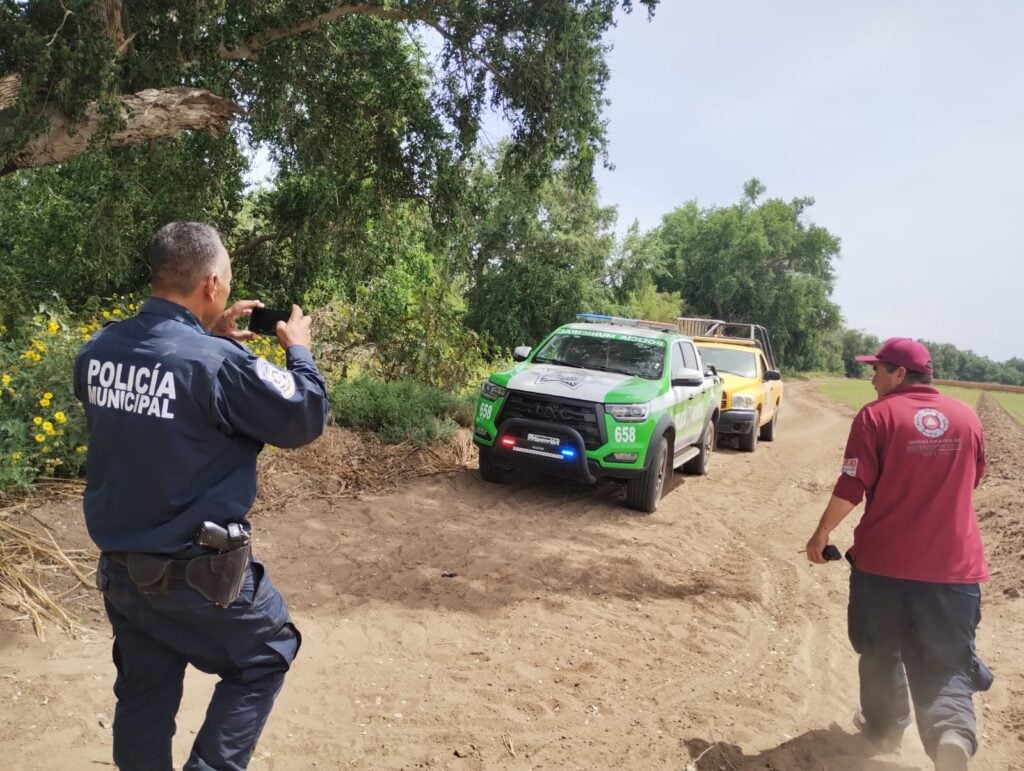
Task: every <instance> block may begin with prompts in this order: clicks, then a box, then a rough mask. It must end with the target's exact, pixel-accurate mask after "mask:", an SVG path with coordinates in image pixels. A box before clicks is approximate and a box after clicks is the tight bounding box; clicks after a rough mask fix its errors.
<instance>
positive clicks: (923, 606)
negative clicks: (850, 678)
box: [848, 567, 992, 758]
mask: <svg viewBox="0 0 1024 771" xmlns="http://www.w3.org/2000/svg"><path fill="white" fill-rule="evenodd" d="M979 621H981V590H980V589H979V587H978V585H977V584H935V583H928V582H923V581H905V580H901V579H897V578H886V577H884V576H876V575H872V574H871V573H865V572H863V571H861V570H857V568H856V567H854V568H853V572H852V573H851V575H850V605H849V615H848V622H849V634H850V642H851V643H852V644H853V649H854V650H855V651H856V652H857V653H859V654H860V665H859V668H860V704H861V712H862V713H863V715H864V718H865V719H866V721H867V728H866V731H867V733H868V734H869V735H874V736H878V737H881V736H885V735H891V734H892V733H894V732H895V733H897V734H899V733H902V730H903V728H904V727H905V726H907V725H909V724H910V703H909V699H908V691H909V697H910V699H913V702H914V713H915V715H916V717H917V730H918V732H919V733H920V735H921V742H922V744H924V749H925V751H926V752H927V753H928V755H929V756H930V757H932V758H934V757H935V751H936V748H937V746H938V742H939V739H940V738H941V736H942V734H943V733H945V732H946V731H953V732H955V733H957V734H959V735H960V736H961V737H962V738H964V739H966V740H967V741H968V742H969V743H970V746H971V747H972V751H976V750H977V748H978V740H977V737H976V735H975V718H974V699H973V696H974V693H975V691H986V690H988V688H989V686H991V685H992V673H991V672H989V670H988V668H987V667H986V666H985V665H984V663H982V661H981V660H980V659H979V658H978V656H977V654H976V652H975V647H974V635H975V630H976V629H977V626H978V622H979Z"/></svg>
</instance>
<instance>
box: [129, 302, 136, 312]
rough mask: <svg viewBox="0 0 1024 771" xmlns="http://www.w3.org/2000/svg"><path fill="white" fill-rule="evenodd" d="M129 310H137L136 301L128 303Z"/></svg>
mask: <svg viewBox="0 0 1024 771" xmlns="http://www.w3.org/2000/svg"><path fill="white" fill-rule="evenodd" d="M128 310H130V311H133V310H135V303H128Z"/></svg>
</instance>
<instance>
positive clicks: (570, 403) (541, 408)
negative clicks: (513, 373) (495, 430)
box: [496, 391, 605, 450]
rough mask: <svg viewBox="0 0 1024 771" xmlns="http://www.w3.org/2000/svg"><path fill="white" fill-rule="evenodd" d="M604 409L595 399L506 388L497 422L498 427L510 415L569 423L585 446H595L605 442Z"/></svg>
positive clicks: (557, 424) (546, 421) (552, 422)
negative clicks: (584, 399) (579, 399)
mask: <svg viewBox="0 0 1024 771" xmlns="http://www.w3.org/2000/svg"><path fill="white" fill-rule="evenodd" d="M603 413H604V407H603V406H601V405H600V404H594V402H581V401H577V400H576V399H560V398H558V397H557V396H541V395H538V394H530V393H523V392H522V391H509V392H508V396H507V397H506V399H505V404H504V405H502V408H501V413H500V414H499V415H498V419H497V421H496V422H497V424H498V426H499V427H500V426H501V424H502V423H503V422H505V421H506V420H509V419H510V418H525V419H527V420H538V421H541V422H543V423H551V424H553V425H556V426H569V427H570V428H574V429H576V430H577V431H578V432H579V434H580V436H581V437H583V445H584V446H585V447H586V448H587V449H588V450H594V449H597V448H598V447H601V446H602V445H603V444H604V443H605V438H604V430H603V425H602V420H601V416H602V415H603Z"/></svg>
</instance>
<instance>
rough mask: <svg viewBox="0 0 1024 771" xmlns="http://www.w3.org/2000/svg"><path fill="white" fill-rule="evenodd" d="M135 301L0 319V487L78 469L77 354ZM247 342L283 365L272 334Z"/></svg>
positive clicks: (50, 308)
mask: <svg viewBox="0 0 1024 771" xmlns="http://www.w3.org/2000/svg"><path fill="white" fill-rule="evenodd" d="M139 302H140V300H139V299H137V298H134V297H119V296H117V295H114V297H112V298H111V299H109V300H107V301H104V302H100V303H95V304H94V305H93V307H90V308H87V309H85V310H83V312H82V313H80V314H77V315H72V314H71V313H70V312H69V311H68V310H67V308H65V307H63V306H62V305H61V304H59V303H54V304H51V305H46V306H40V308H39V313H38V314H36V315H35V316H33V317H32V319H31V320H29V321H28V322H27V323H25V324H23V325H22V326H21V327H20V328H19V329H17V330H8V329H7V328H6V327H4V326H3V325H0V490H4V489H9V488H22V489H29V488H31V486H32V483H33V482H34V481H36V480H37V479H39V478H41V477H70V478H74V477H79V476H81V475H82V472H83V470H84V465H85V454H86V450H87V447H86V441H87V435H86V426H85V413H84V412H83V411H82V407H81V405H80V404H79V403H78V400H77V399H76V398H75V394H74V384H73V382H72V369H73V366H74V361H75V356H76V355H77V354H78V350H79V348H81V346H82V343H84V342H85V341H86V340H88V339H89V338H90V337H91V336H92V335H93V334H94V333H95V332H96V330H98V329H99V328H100V327H101V326H103V324H105V323H107V322H109V321H118V320H121V319H125V318H128V317H130V316H133V315H134V314H135V313H136V311H137V310H138V303H139ZM249 348H250V350H252V351H253V353H255V354H256V355H257V356H262V357H263V358H265V359H267V360H269V361H271V362H273V363H275V364H277V365H278V366H284V362H285V354H284V351H283V350H281V346H279V345H278V343H277V339H276V338H273V337H260V338H258V339H257V340H253V341H252V342H251V343H250V344H249Z"/></svg>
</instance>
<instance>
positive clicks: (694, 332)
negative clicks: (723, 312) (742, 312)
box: [676, 316, 777, 369]
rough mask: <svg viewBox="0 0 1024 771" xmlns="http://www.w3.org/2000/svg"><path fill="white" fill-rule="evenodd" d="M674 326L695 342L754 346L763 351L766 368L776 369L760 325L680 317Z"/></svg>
mask: <svg viewBox="0 0 1024 771" xmlns="http://www.w3.org/2000/svg"><path fill="white" fill-rule="evenodd" d="M676 325H677V327H678V329H679V331H680V332H681V333H682V334H684V335H687V336H688V337H692V338H693V339H695V340H699V339H700V338H704V339H706V340H708V341H715V340H717V341H719V342H735V343H741V344H746V345H756V346H757V347H758V348H760V349H761V350H762V351H764V355H765V358H766V359H768V366H769V367H770V368H771V369H777V367H776V366H775V354H774V352H773V351H772V341H771V339H770V338H769V337H768V330H767V329H765V328H764V327H762V326H761V325H760V324H747V323H745V322H740V321H722V320H721V319H701V318H695V317H690V316H680V317H678V318H677V319H676Z"/></svg>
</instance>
